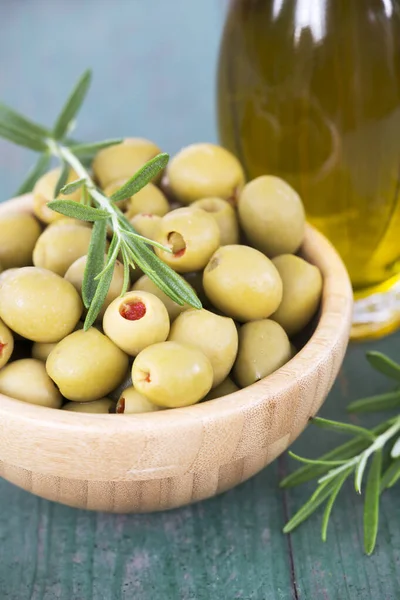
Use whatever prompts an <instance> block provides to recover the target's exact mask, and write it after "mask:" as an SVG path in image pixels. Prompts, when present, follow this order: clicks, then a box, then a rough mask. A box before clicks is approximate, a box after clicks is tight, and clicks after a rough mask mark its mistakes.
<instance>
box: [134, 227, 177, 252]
mask: <svg viewBox="0 0 400 600" xmlns="http://www.w3.org/2000/svg"><path fill="white" fill-rule="evenodd" d="M124 233H125V235H127V236H129V237H131V238H134V239H136V240H141V241H142V242H144V243H145V244H148V245H149V246H155V247H156V248H160V249H161V250H164V252H169V253H170V254H172V249H171V248H168V247H167V246H164V244H159V243H158V242H155V241H154V240H151V239H149V238H146V237H144V236H143V235H140V234H139V233H133V231H126V232H124Z"/></svg>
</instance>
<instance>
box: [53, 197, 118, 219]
mask: <svg viewBox="0 0 400 600" xmlns="http://www.w3.org/2000/svg"><path fill="white" fill-rule="evenodd" d="M47 206H48V207H49V208H51V209H52V210H55V211H56V212H58V213H61V214H62V215H65V216H66V217H71V218H72V219H79V220H80V221H88V222H92V223H93V222H94V221H102V220H103V219H108V218H109V217H110V215H109V213H108V212H107V211H106V210H102V209H101V208H93V207H92V206H84V205H83V204H80V202H74V201H73V200H52V201H51V202H49V203H48V204H47Z"/></svg>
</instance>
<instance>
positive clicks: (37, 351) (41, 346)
mask: <svg viewBox="0 0 400 600" xmlns="http://www.w3.org/2000/svg"><path fill="white" fill-rule="evenodd" d="M56 346H57V342H52V343H51V344H46V343H45V342H35V343H34V344H33V346H32V358H36V360H41V361H42V362H46V360H47V358H48V356H49V354H50V352H51V351H52V350H53V349H54V348H55V347H56Z"/></svg>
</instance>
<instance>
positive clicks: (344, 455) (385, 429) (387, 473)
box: [281, 352, 400, 555]
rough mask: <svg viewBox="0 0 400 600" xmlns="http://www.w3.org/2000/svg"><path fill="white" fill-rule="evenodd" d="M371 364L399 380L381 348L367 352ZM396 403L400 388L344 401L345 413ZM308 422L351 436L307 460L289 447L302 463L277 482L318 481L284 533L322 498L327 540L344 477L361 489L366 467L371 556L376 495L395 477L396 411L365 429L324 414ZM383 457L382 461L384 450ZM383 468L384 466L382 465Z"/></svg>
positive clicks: (398, 468)
mask: <svg viewBox="0 0 400 600" xmlns="http://www.w3.org/2000/svg"><path fill="white" fill-rule="evenodd" d="M367 359H368V361H369V363H370V364H371V366H372V367H373V368H375V369H376V370H378V371H379V372H381V373H383V374H384V375H386V376H387V377H389V378H391V379H394V380H397V381H399V379H400V365H399V364H397V363H396V362H394V361H393V360H391V359H390V358H388V357H387V356H385V355H384V354H382V353H380V352H369V353H367ZM399 407H400V391H397V390H396V391H394V392H389V393H387V394H382V395H380V396H373V397H371V398H363V399H361V400H357V401H356V402H353V403H351V404H350V405H349V406H348V410H349V411H350V412H358V413H361V412H365V413H368V412H373V411H382V410H391V409H396V408H399ZM311 422H312V423H313V424H314V425H317V426H318V427H323V428H325V429H330V430H332V431H335V432H339V433H345V434H352V435H354V436H355V437H354V438H353V439H352V440H350V441H349V442H346V443H345V444H342V445H341V446H338V447H337V448H335V449H334V450H331V451H330V452H328V453H327V454H325V455H324V456H322V457H321V458H320V459H308V458H303V457H300V456H297V455H296V454H294V453H293V452H289V454H290V456H291V457H292V458H294V459H295V460H298V461H300V462H302V463H305V466H303V467H301V468H300V469H298V470H297V471H295V472H294V473H291V474H290V475H288V476H287V477H286V478H285V479H284V480H283V481H282V482H281V487H284V488H287V487H293V486H295V485H299V484H301V483H305V482H306V481H310V480H312V479H316V480H317V484H318V485H317V488H316V490H315V491H314V493H313V494H312V496H311V497H310V498H309V500H308V501H307V502H306V503H305V504H304V505H303V506H302V507H301V508H300V509H299V510H298V511H297V513H296V514H295V515H294V516H293V517H292V518H291V519H290V521H289V522H288V523H287V524H286V525H285V527H284V530H283V531H284V532H285V533H290V532H291V531H293V530H294V529H295V528H296V527H298V525H300V523H302V522H303V521H305V520H306V519H308V518H309V517H310V516H311V515H312V514H313V513H314V512H315V511H316V510H317V508H318V507H319V506H321V505H322V504H323V503H324V502H326V504H325V511H324V515H323V519H322V530H321V537H322V540H323V541H326V537H327V529H328V523H329V519H330V515H331V512H332V509H333V506H334V504H335V501H336V499H337V497H338V495H339V493H340V490H341V489H342V487H343V485H344V483H345V481H346V480H347V479H348V478H349V477H350V476H353V477H354V486H355V489H356V491H357V492H358V493H359V494H361V490H362V482H363V479H364V474H365V472H366V468H367V466H368V463H369V460H370V459H371V461H370V466H369V470H368V475H367V480H366V486H365V497H364V548H365V552H366V553H367V554H368V555H370V554H372V552H373V551H374V548H375V544H376V538H377V534H378V526H379V500H380V495H381V493H382V492H383V491H384V490H386V489H388V488H391V487H393V486H394V485H395V484H396V483H397V482H398V481H400V414H398V415H397V416H395V417H393V418H391V419H388V420H387V421H384V422H383V423H381V424H380V425H378V426H377V427H375V428H373V429H366V428H364V427H359V426H358V425H352V424H350V423H340V422H338V421H330V420H328V419H321V418H318V417H316V418H314V419H311ZM386 449H390V451H389V452H388V453H387V454H388V458H387V460H386V463H385V465H384V451H385V450H386ZM384 467H385V468H384Z"/></svg>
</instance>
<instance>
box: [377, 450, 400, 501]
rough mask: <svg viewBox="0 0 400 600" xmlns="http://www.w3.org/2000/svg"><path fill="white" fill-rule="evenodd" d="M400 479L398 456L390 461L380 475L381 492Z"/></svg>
mask: <svg viewBox="0 0 400 600" xmlns="http://www.w3.org/2000/svg"><path fill="white" fill-rule="evenodd" d="M399 479H400V458H397V459H396V460H394V461H392V462H391V463H390V465H389V466H388V468H387V469H386V471H385V472H384V474H383V475H382V477H381V482H380V489H381V493H382V492H383V491H384V490H386V489H388V488H391V487H393V486H394V484H395V483H397V481H398V480H399Z"/></svg>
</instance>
